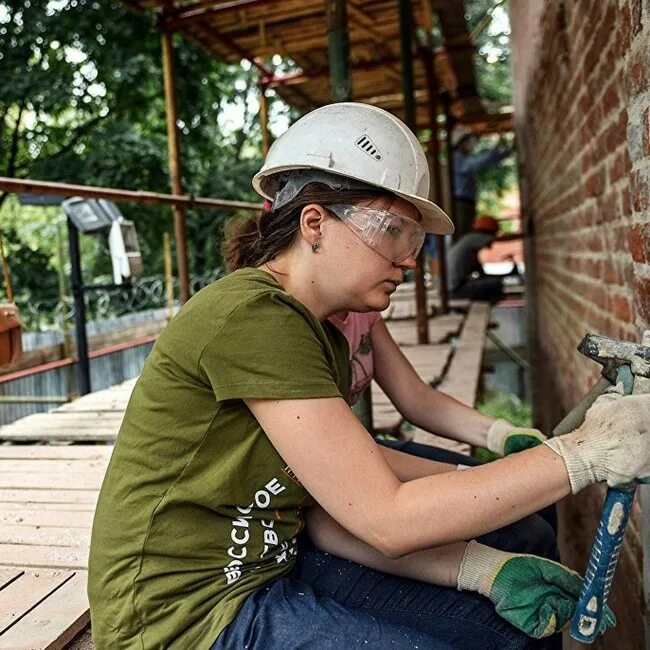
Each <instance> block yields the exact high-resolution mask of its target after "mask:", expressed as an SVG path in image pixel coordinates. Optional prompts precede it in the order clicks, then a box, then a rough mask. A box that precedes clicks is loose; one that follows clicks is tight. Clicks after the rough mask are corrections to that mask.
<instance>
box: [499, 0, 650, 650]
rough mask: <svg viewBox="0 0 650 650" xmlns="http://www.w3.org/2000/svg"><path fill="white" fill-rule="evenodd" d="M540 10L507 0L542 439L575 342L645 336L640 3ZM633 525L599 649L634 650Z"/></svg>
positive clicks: (649, 317) (643, 21)
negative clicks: (612, 623) (619, 621)
mask: <svg viewBox="0 0 650 650" xmlns="http://www.w3.org/2000/svg"><path fill="white" fill-rule="evenodd" d="M543 6H544V9H543V10H540V4H539V3H536V2H535V0H518V2H516V3H511V19H512V29H513V62H514V65H513V68H514V72H515V83H514V90H515V98H516V99H515V109H516V113H515V114H516V123H517V139H518V143H519V150H520V154H521V156H522V160H523V165H522V172H523V173H522V179H521V184H522V199H523V200H522V208H523V210H525V211H526V212H527V213H528V214H530V215H532V218H533V221H534V229H535V246H534V250H535V257H534V259H533V260H529V263H532V264H534V265H535V268H536V277H537V283H536V299H535V300H534V301H532V302H533V305H534V308H535V310H536V311H535V315H536V323H537V333H536V335H537V344H538V360H537V363H536V367H535V368H534V372H535V377H536V382H537V390H536V391H535V395H536V402H537V403H536V405H535V406H536V417H537V419H538V422H539V424H541V425H542V426H543V427H544V428H546V429H550V428H551V427H552V426H553V425H554V424H555V423H556V422H558V421H559V419H560V418H561V417H562V416H563V415H565V414H566V413H567V412H568V410H570V408H571V407H572V406H573V405H575V404H576V403H577V402H578V401H579V400H580V398H581V397H582V395H583V394H584V393H585V392H586V391H587V390H588V389H589V388H590V386H591V385H592V384H593V382H594V381H595V380H596V379H597V378H598V375H599V368H598V366H597V365H596V364H595V363H594V362H592V361H590V360H588V359H585V358H584V357H581V356H580V355H579V354H578V353H577V352H576V350H575V348H576V345H577V344H578V342H579V341H580V339H581V338H582V337H583V336H584V334H585V333H587V332H597V333H600V334H604V335H607V336H612V337H616V338H622V339H629V340H639V338H640V336H641V333H642V331H643V330H644V329H647V328H650V2H647V0H646V1H643V0H584V1H581V2H563V1H558V2H548V3H544V5H543ZM531 21H533V26H531ZM529 43H538V44H540V43H541V45H539V46H536V47H535V49H534V51H532V52H531V50H530V46H529ZM520 55H521V56H523V57H524V58H525V59H526V66H518V65H517V63H516V61H517V57H518V56H520ZM601 503H602V502H601V500H600V498H599V496H598V494H597V493H590V494H587V495H584V496H582V497H581V498H580V499H576V500H573V501H571V502H570V503H568V504H566V505H565V506H564V507H563V510H562V512H563V517H562V520H563V524H564V525H565V535H564V544H563V550H564V552H565V559H566V560H567V561H569V563H572V564H573V565H574V566H576V567H577V568H581V562H582V563H583V565H584V561H585V560H586V553H587V551H588V548H589V545H590V544H591V541H592V535H593V532H592V531H593V528H592V526H593V525H594V524H593V522H594V521H595V519H596V518H597V514H598V513H599V511H600V507H601ZM586 521H589V522H590V526H589V530H584V529H583V528H582V525H581V524H580V522H582V523H583V524H584V523H585V522H586ZM576 522H578V523H576ZM632 526H633V528H634V529H635V530H636V531H637V534H636V536H634V535H632V536H628V541H627V542H626V544H627V545H626V560H625V563H624V567H623V569H622V577H619V580H622V581H623V582H626V589H620V588H617V589H616V590H615V597H614V606H615V609H618V610H619V612H623V613H624V615H625V620H624V625H620V626H619V628H617V630H616V631H615V632H613V633H611V634H610V635H608V636H609V639H608V640H607V641H606V642H601V647H607V648H614V647H616V648H626V649H627V648H637V647H639V648H641V647H642V638H643V629H642V612H641V609H642V607H641V606H640V603H642V597H641V576H642V573H641V563H640V562H641V561H640V553H641V550H640V542H639V537H638V530H639V512H638V509H637V511H636V514H635V516H634V517H633V522H632ZM569 647H573V646H569Z"/></svg>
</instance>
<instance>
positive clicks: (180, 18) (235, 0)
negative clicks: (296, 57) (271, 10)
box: [164, 0, 274, 30]
mask: <svg viewBox="0 0 650 650" xmlns="http://www.w3.org/2000/svg"><path fill="white" fill-rule="evenodd" d="M273 1H274V0H232V2H222V3H220V4H216V3H214V2H212V3H208V6H207V7H206V6H200V7H196V6H195V5H190V6H189V7H184V8H183V9H181V10H179V11H176V12H175V13H174V14H173V15H169V16H167V17H165V18H164V20H165V23H166V27H167V29H171V30H178V29H181V28H183V27H186V26H187V25H191V24H193V23H195V22H197V21H201V20H209V19H210V18H214V17H215V16H219V15H220V14H224V13H230V12H233V11H238V10H240V9H250V8H251V7H257V6H259V5H263V4H270V3H271V2H273ZM196 4H201V5H204V3H196ZM210 5H212V6H210Z"/></svg>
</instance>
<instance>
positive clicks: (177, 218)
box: [161, 30, 190, 304]
mask: <svg viewBox="0 0 650 650" xmlns="http://www.w3.org/2000/svg"><path fill="white" fill-rule="evenodd" d="M161 41H162V55H163V79H164V85H165V113H166V117H167V154H168V159H169V180H170V182H171V189H172V192H173V193H174V194H182V193H183V187H182V184H181V160H180V146H179V143H178V127H177V125H176V122H177V109H176V106H177V104H176V84H175V80H174V44H173V43H172V33H171V32H170V31H168V30H163V32H162V34H161ZM172 211H173V213H174V237H175V239H176V266H177V267H178V283H179V286H180V301H181V304H183V303H185V302H187V301H188V300H189V299H190V276H189V270H188V265H187V240H186V238H185V210H184V209H183V208H182V207H181V206H179V205H174V206H173V207H172Z"/></svg>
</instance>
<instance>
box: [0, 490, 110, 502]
mask: <svg viewBox="0 0 650 650" xmlns="http://www.w3.org/2000/svg"><path fill="white" fill-rule="evenodd" d="M97 494H98V490H96V489H92V490H51V489H50V488H47V487H46V488H41V489H0V502H2V503H7V502H11V503H34V504H38V503H62V504H67V503H70V504H76V503H78V504H82V503H84V504H95V503H96V502H97Z"/></svg>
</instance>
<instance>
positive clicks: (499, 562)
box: [458, 541, 616, 639]
mask: <svg viewBox="0 0 650 650" xmlns="http://www.w3.org/2000/svg"><path fill="white" fill-rule="evenodd" d="M458 589H464V590H467V591H476V592H478V593H480V594H482V595H483V596H486V597H487V598H489V599H490V600H491V601H492V602H493V603H494V605H495V608H496V612H497V614H499V616H502V617H503V618H505V619H506V621H508V622H509V623H511V624H512V625H514V626H515V627H517V628H519V629H520V630H522V631H523V632H525V633H526V634H528V635H530V636H532V637H535V638H536V639H540V638H542V637H545V636H549V635H551V634H553V633H555V632H559V631H560V630H561V629H562V628H564V627H565V626H566V625H567V624H568V623H570V621H571V619H572V618H573V615H574V613H575V610H576V605H577V602H578V599H579V598H580V594H581V592H582V578H581V577H580V576H579V575H578V574H577V573H576V572H575V571H571V569H568V568H567V567H565V566H562V565H561V564H559V563H558V562H553V561H552V560H547V559H545V558H543V557H538V556H536V555H523V554H516V553H506V552H504V551H499V550H497V549H494V548H490V547H489V546H484V545H483V544H479V543H478V542H475V541H471V542H469V544H468V545H467V549H466V550H465V555H464V557H463V561H462V562H461V565H460V571H459V573H458ZM615 624H616V618H615V616H614V613H613V612H612V611H611V610H610V609H609V608H607V609H606V611H605V616H604V617H603V622H602V624H601V629H600V634H602V633H603V632H604V631H605V630H606V629H608V628H610V627H614V625H615Z"/></svg>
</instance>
